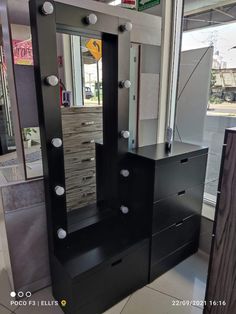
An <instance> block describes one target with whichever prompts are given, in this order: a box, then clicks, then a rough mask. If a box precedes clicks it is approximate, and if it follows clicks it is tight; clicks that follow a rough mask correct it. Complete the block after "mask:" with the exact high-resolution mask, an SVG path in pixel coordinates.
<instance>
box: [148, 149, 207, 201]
mask: <svg viewBox="0 0 236 314" xmlns="http://www.w3.org/2000/svg"><path fill="white" fill-rule="evenodd" d="M206 162H207V155H201V156H197V157H192V158H184V159H179V160H178V161H175V162H168V163H157V166H156V171H155V188H154V201H158V200H161V199H163V198H166V197H168V196H170V195H173V194H176V193H178V192H179V191H182V190H186V189H189V188H191V187H194V186H195V185H199V184H203V183H204V182H205V172H206Z"/></svg>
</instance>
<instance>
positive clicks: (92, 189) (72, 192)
mask: <svg viewBox="0 0 236 314" xmlns="http://www.w3.org/2000/svg"><path fill="white" fill-rule="evenodd" d="M96 195H97V194H96V185H95V184H90V185H85V186H75V187H73V188H71V189H66V202H67V208H68V210H69V211H70V210H74V209H78V208H81V207H83V206H86V205H89V204H92V203H95V202H96V199H97V197H96Z"/></svg>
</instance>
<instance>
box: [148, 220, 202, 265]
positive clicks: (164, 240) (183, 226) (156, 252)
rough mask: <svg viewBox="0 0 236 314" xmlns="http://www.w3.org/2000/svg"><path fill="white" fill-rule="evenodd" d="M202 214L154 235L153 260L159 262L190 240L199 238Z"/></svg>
mask: <svg viewBox="0 0 236 314" xmlns="http://www.w3.org/2000/svg"><path fill="white" fill-rule="evenodd" d="M199 231H200V216H199V215H195V216H193V217H190V218H187V219H186V220H184V221H183V222H181V223H179V224H176V225H174V226H172V227H170V228H169V229H166V230H164V231H162V232H160V233H158V234H157V235H155V236H153V237H152V248H151V262H152V263H157V262H158V261H160V260H161V259H162V258H164V257H166V256H167V255H169V254H171V253H173V252H174V251H176V250H177V249H179V248H180V247H182V246H184V245H185V244H186V243H188V242H194V241H195V242H196V241H198V238H199Z"/></svg>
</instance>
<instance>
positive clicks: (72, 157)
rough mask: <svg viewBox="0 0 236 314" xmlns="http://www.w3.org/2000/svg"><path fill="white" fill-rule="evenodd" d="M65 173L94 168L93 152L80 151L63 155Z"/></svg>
mask: <svg viewBox="0 0 236 314" xmlns="http://www.w3.org/2000/svg"><path fill="white" fill-rule="evenodd" d="M64 163H65V171H66V172H67V171H68V175H70V174H71V173H72V171H74V170H82V169H88V168H95V151H81V152H76V153H70V154H69V153H67V154H66V155H64Z"/></svg>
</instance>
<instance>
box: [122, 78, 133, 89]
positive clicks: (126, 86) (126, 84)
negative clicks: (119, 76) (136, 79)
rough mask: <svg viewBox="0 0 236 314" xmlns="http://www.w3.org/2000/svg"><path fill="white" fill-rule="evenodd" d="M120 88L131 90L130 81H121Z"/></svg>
mask: <svg viewBox="0 0 236 314" xmlns="http://www.w3.org/2000/svg"><path fill="white" fill-rule="evenodd" d="M120 87H121V88H127V89H129V88H130V87H131V82H130V80H125V81H121V82H120Z"/></svg>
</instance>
